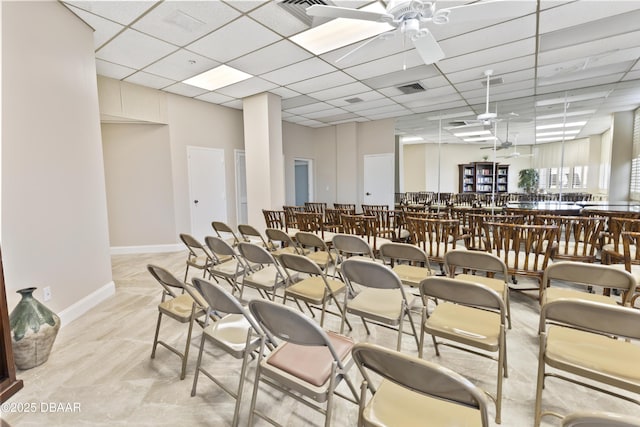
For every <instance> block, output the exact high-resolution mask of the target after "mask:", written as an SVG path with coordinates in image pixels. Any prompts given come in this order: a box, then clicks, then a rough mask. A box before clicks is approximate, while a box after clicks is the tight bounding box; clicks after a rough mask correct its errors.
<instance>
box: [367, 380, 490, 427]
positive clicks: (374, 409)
mask: <svg viewBox="0 0 640 427" xmlns="http://www.w3.org/2000/svg"><path fill="white" fill-rule="evenodd" d="M363 418H364V421H365V426H399V427H423V426H425V425H429V426H432V427H449V426H465V427H474V426H481V425H482V418H481V415H480V411H478V410H476V409H473V408H468V407H464V406H461V405H458V404H454V403H451V402H448V401H446V400H443V399H437V398H434V397H429V396H426V395H423V394H420V393H416V392H413V391H410V390H408V389H406V388H404V387H400V386H399V385H396V384H395V383H393V382H391V381H388V380H384V381H382V383H380V386H379V387H378V390H377V391H376V394H374V395H373V397H372V398H371V400H370V401H369V403H368V404H367V406H366V407H365V408H364V413H363ZM425 420H428V423H425Z"/></svg>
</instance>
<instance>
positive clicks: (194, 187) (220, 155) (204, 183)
mask: <svg viewBox="0 0 640 427" xmlns="http://www.w3.org/2000/svg"><path fill="white" fill-rule="evenodd" d="M187 164H188V173H189V197H190V199H189V203H190V206H191V234H192V235H193V237H195V238H196V239H198V240H200V241H201V242H203V243H204V238H205V236H211V235H213V229H212V228H211V221H223V222H226V221H227V195H226V193H225V188H226V186H225V170H224V150H221V149H216V148H204V147H187Z"/></svg>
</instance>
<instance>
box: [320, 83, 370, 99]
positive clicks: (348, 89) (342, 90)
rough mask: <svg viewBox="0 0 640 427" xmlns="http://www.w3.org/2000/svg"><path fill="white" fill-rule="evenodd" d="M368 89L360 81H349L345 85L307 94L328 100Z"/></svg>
mask: <svg viewBox="0 0 640 427" xmlns="http://www.w3.org/2000/svg"><path fill="white" fill-rule="evenodd" d="M368 91H370V89H369V88H368V87H367V86H365V85H363V84H362V83H360V82H355V83H349V84H346V85H342V86H338V87H334V88H331V89H325V90H321V91H318V92H312V93H310V94H309V95H310V96H312V97H314V98H316V99H320V100H322V101H328V100H330V99H336V98H346V97H349V96H351V95H355V94H357V93H363V92H368Z"/></svg>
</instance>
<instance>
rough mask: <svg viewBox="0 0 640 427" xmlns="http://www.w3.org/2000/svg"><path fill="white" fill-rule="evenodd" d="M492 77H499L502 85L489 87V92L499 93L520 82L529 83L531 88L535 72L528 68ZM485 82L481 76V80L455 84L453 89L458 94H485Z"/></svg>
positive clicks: (484, 78)
mask: <svg viewBox="0 0 640 427" xmlns="http://www.w3.org/2000/svg"><path fill="white" fill-rule="evenodd" d="M492 77H497V78H499V77H501V78H502V80H503V83H502V84H492V85H490V86H489V90H490V91H491V92H492V93H493V92H494V91H495V93H499V92H504V91H505V90H508V88H509V85H511V84H513V83H518V82H522V81H524V80H527V81H529V83H530V84H531V86H533V84H534V81H533V78H534V77H535V70H534V69H533V68H529V69H525V70H520V71H516V72H513V73H506V74H494V75H493V76H492ZM486 81H487V79H486V77H484V76H483V77H482V78H477V79H475V80H472V81H468V82H464V83H457V84H456V85H455V87H456V89H458V91H460V92H465V91H470V90H478V89H480V90H482V91H483V92H486V91H487V88H486V86H485V85H484V84H483V83H485V82H486ZM501 88H502V89H501Z"/></svg>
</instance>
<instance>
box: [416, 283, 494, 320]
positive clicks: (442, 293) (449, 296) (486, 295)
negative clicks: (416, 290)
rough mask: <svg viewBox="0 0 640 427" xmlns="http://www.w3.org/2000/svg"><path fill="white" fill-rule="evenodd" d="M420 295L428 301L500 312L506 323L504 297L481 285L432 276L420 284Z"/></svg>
mask: <svg viewBox="0 0 640 427" xmlns="http://www.w3.org/2000/svg"><path fill="white" fill-rule="evenodd" d="M420 295H421V296H422V300H423V301H424V303H425V306H426V303H427V299H429V298H436V299H442V300H446V301H451V302H455V303H457V304H463V305H467V306H471V307H483V308H488V309H492V310H497V311H499V312H500V317H501V319H502V324H503V325H504V323H505V305H504V300H503V299H502V297H501V296H500V295H499V294H498V293H497V292H496V291H494V290H493V289H490V288H488V287H487V286H484V285H481V284H479V283H474V282H467V281H466V280H458V279H452V278H449V277H441V276H439V277H437V276H431V277H427V278H426V279H424V280H423V281H422V282H420Z"/></svg>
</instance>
